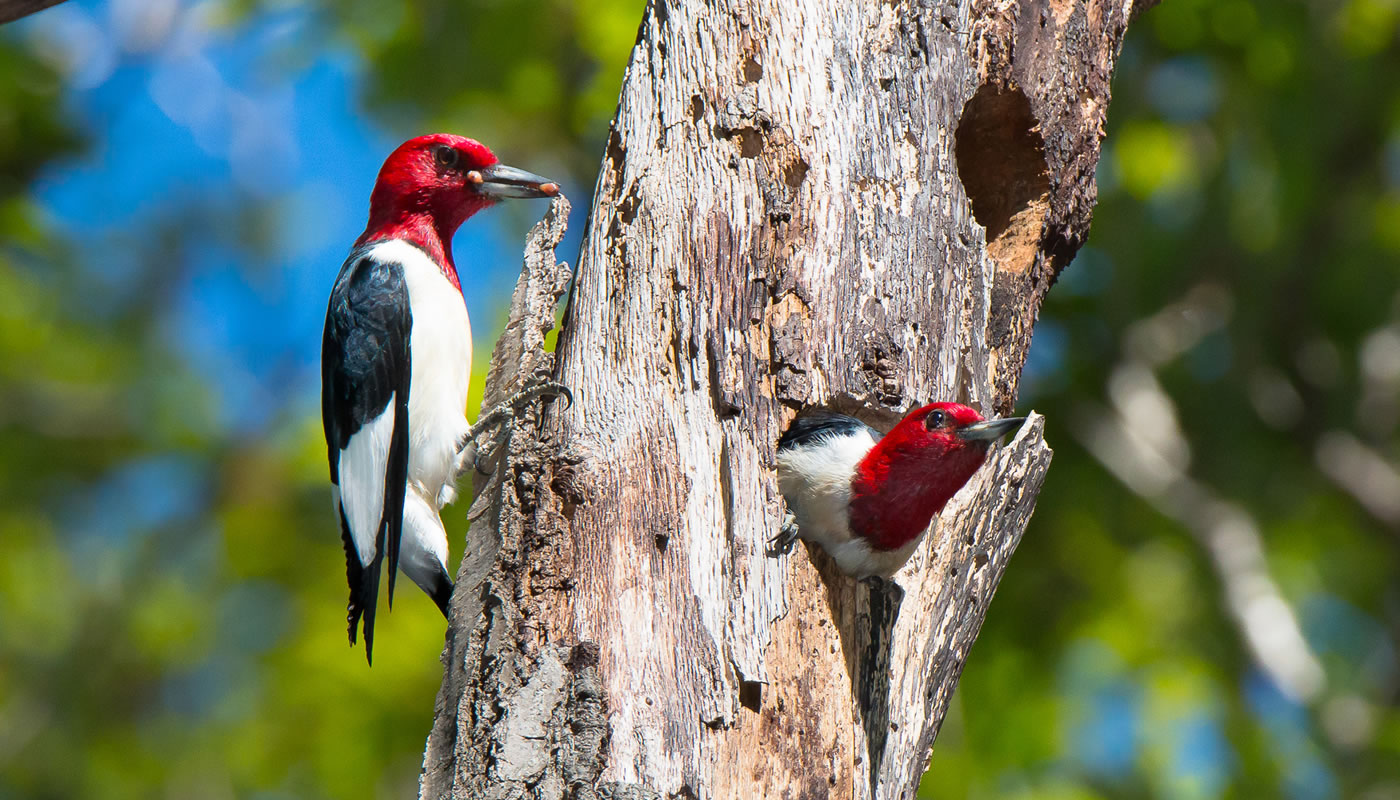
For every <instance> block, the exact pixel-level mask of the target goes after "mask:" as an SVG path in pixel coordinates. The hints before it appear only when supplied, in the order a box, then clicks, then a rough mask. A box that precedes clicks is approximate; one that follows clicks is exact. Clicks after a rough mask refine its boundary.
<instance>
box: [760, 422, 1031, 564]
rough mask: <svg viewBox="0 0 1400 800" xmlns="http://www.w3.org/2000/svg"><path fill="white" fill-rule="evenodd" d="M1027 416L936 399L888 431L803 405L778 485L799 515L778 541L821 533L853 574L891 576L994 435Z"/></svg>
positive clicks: (787, 437) (785, 444) (786, 442)
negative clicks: (986, 412)
mask: <svg viewBox="0 0 1400 800" xmlns="http://www.w3.org/2000/svg"><path fill="white" fill-rule="evenodd" d="M1023 422H1025V418H1024V417H1015V418H1010V419H998V420H991V421H987V420H984V419H983V418H982V415H981V414H979V413H977V412H976V411H975V410H973V409H971V408H968V407H967V406H963V405H958V404H957V403H933V404H931V405H926V406H924V407H922V408H917V409H915V410H913V411H911V412H910V413H909V414H908V415H906V416H905V417H904V419H902V420H900V421H899V424H897V425H895V426H894V428H893V429H892V430H891V431H890V432H889V433H887V434H885V435H884V436H880V435H879V434H878V433H877V432H876V431H875V430H874V429H873V428H871V427H870V426H868V425H866V424H865V423H863V422H861V421H860V420H858V419H856V418H854V417H848V416H846V415H844V414H836V413H832V412H829V411H813V412H807V413H804V414H802V415H800V416H799V417H798V418H797V419H795V420H793V423H792V425H791V426H790V427H789V428H788V431H787V433H785V434H783V437H782V439H781V440H779V442H778V485H779V488H780V489H781V490H782V493H783V497H784V498H785V499H786V500H787V504H788V509H789V510H790V511H791V513H792V517H793V519H792V520H790V521H789V522H788V523H787V524H786V525H785V526H784V530H783V532H782V533H781V534H779V536H778V537H777V538H776V539H775V540H774V541H775V543H777V544H779V545H781V546H783V547H790V546H791V544H792V542H793V540H794V539H796V538H802V539H805V540H807V541H811V542H816V543H817V544H820V545H821V546H822V547H824V548H826V551H827V552H828V553H830V554H831V556H832V558H834V559H835V560H836V563H837V565H838V566H839V567H840V568H841V570H842V571H843V572H845V573H847V574H849V575H853V576H855V577H868V576H871V575H878V576H881V577H889V576H890V575H893V574H894V573H895V571H897V570H898V569H899V568H900V567H901V566H903V565H904V562H905V561H907V560H908V559H909V556H910V554H912V553H913V551H914V547H915V546H916V545H917V544H918V543H919V538H920V536H922V534H923V532H924V531H925V530H927V529H928V526H929V522H930V521H931V520H932V519H933V515H934V514H937V513H938V512H939V511H941V510H942V509H943V506H944V505H945V504H946V503H947V502H948V500H949V499H951V498H952V496H953V495H954V494H956V493H957V491H958V490H959V489H961V488H962V486H963V484H965V483H967V481H968V479H969V478H971V477H972V476H973V474H974V473H976V472H977V470H978V468H980V467H981V466H982V462H983V461H984V460H985V459H986V457H987V451H988V450H989V449H990V448H991V445H992V443H993V442H995V441H996V440H997V439H1000V438H1001V437H1002V436H1005V435H1006V434H1007V433H1010V432H1011V431H1013V430H1015V429H1017V428H1019V427H1020V426H1021V424H1022V423H1023Z"/></svg>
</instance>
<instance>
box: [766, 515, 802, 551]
mask: <svg viewBox="0 0 1400 800" xmlns="http://www.w3.org/2000/svg"><path fill="white" fill-rule="evenodd" d="M798 534H799V531H798V530H797V517H794V516H793V515H792V512H791V511H789V512H788V513H787V516H785V517H783V527H782V528H780V529H779V530H778V535H777V536H774V537H773V538H772V539H769V540H768V555H769V556H771V557H773V558H777V557H778V556H785V555H787V554H788V553H791V552H792V548H793V546H794V545H796V544H797V537H798Z"/></svg>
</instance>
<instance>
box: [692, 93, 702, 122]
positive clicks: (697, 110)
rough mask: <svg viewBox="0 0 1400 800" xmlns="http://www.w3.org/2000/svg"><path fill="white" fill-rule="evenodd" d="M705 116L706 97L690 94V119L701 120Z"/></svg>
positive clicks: (693, 120)
mask: <svg viewBox="0 0 1400 800" xmlns="http://www.w3.org/2000/svg"><path fill="white" fill-rule="evenodd" d="M703 116H705V99H704V98H703V97H701V96H700V95H698V94H693V95H691V96H690V121H691V122H699V121H700V118H701V117H703Z"/></svg>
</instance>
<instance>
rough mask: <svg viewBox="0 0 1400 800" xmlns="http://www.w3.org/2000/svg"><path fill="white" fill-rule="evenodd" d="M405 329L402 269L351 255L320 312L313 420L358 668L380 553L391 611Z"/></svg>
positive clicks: (370, 621)
mask: <svg viewBox="0 0 1400 800" xmlns="http://www.w3.org/2000/svg"><path fill="white" fill-rule="evenodd" d="M412 327H413V315H412V312H411V311H410V308H409V299H408V286H407V284H406V282H405V279H404V274H403V268H402V266H401V265H399V264H396V263H392V262H382V261H378V260H376V259H373V258H369V257H367V256H365V255H364V254H363V253H356V254H352V255H351V256H350V258H349V259H348V260H347V261H346V262H345V265H344V266H343V267H341V270H340V275H339V277H337V278H336V282H335V288H333V289H332V290H331V299H330V305H329V307H328V308H327V310H326V329H325V335H324V337H323V338H322V343H321V416H322V422H323V423H324V425H325V429H326V451H327V457H328V460H329V461H330V472H331V483H333V484H335V486H336V488H337V492H336V497H337V503H336V506H337V510H338V512H339V514H340V530H341V539H342V541H343V543H344V545H345V563H346V568H345V572H346V578H347V580H348V581H349V583H350V605H349V609H348V622H349V627H350V643H351V644H354V643H355V632H356V628H357V627H358V625H359V621H360V618H361V615H363V617H364V633H365V657H366V659H372V658H373V648H374V611H375V604H376V602H377V600H378V595H379V576H380V562H381V561H382V560H383V558H384V556H385V555H386V554H387V555H388V558H389V603H390V605H391V606H392V605H393V598H394V577H395V575H396V574H397V572H398V561H399V542H400V539H401V538H402V535H403V506H404V492H405V488H406V486H407V480H408V391H409V379H410V375H411V363H410V355H409V335H410V333H411V331H412Z"/></svg>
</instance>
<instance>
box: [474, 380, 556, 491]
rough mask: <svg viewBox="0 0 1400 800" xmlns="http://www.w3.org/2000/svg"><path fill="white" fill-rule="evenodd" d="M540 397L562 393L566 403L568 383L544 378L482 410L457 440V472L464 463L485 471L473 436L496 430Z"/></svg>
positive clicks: (487, 470)
mask: <svg viewBox="0 0 1400 800" xmlns="http://www.w3.org/2000/svg"><path fill="white" fill-rule="evenodd" d="M541 397H563V398H564V400H566V401H567V402H568V404H569V405H571V406H572V405H573V404H574V395H573V393H572V392H570V391H569V387H567V386H565V385H564V384H562V383H558V382H557V381H551V380H547V379H546V380H540V381H536V382H535V383H532V384H529V385H527V386H526V387H525V388H524V389H521V390H520V391H518V392H516V393H515V394H513V395H511V396H510V397H508V398H506V399H505V401H504V402H502V403H501V404H500V405H498V406H496V407H495V408H493V409H491V410H490V411H488V412H486V413H485V414H482V415H481V417H480V418H479V419H477V421H476V424H475V425H473V426H472V427H471V429H470V430H468V431H467V434H466V435H465V436H463V437H462V441H461V443H460V444H459V445H458V446H457V473H458V474H459V475H460V474H461V473H463V472H465V471H466V469H467V466H468V465H470V466H471V467H472V468H474V469H475V470H476V471H477V472H480V473H481V474H482V475H489V474H490V473H491V469H490V468H489V466H487V465H484V464H482V463H481V459H480V448H479V447H478V443H477V439H478V438H479V437H481V435H482V434H485V433H486V432H488V431H493V430H499V429H500V428H501V427H502V426H504V425H506V424H507V423H509V422H510V421H511V420H513V419H515V417H516V415H517V414H519V413H520V410H521V409H522V408H524V407H525V406H526V405H527V404H529V403H530V402H531V401H533V400H535V399H537V398H541Z"/></svg>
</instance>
